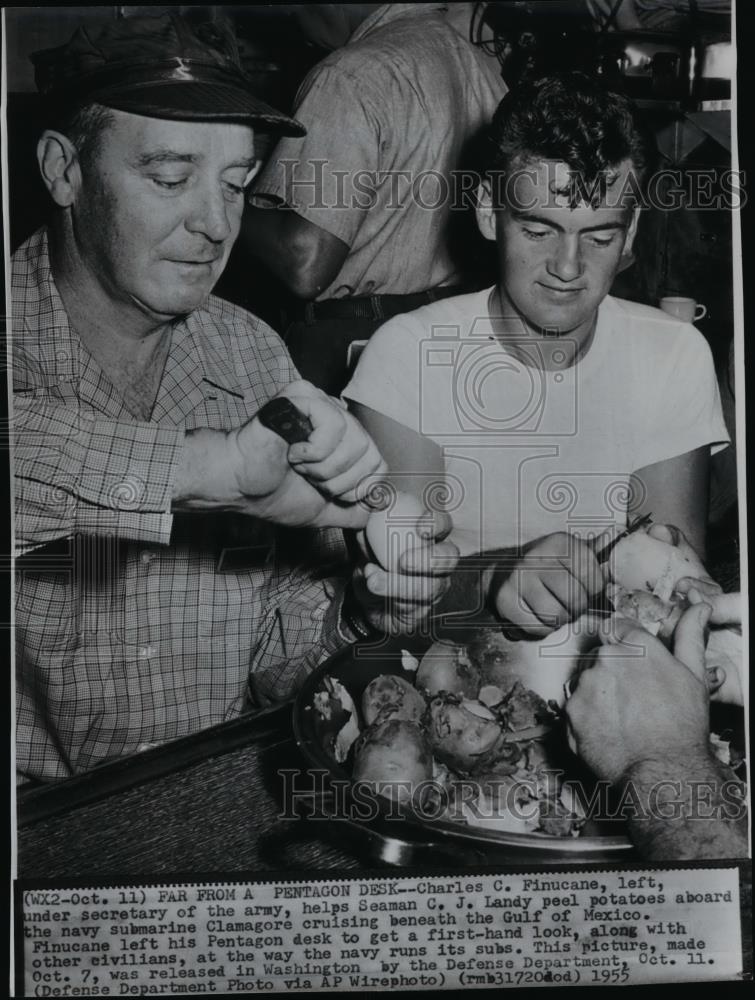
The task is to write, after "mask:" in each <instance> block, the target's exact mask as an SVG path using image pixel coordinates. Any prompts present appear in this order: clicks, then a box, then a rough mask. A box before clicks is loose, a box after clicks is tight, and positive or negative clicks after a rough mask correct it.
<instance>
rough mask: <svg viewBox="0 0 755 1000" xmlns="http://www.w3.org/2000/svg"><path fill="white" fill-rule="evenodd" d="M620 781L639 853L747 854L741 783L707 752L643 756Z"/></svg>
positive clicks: (665, 856)
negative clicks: (670, 756) (672, 756)
mask: <svg viewBox="0 0 755 1000" xmlns="http://www.w3.org/2000/svg"><path fill="white" fill-rule="evenodd" d="M620 787H621V792H622V801H623V802H624V803H625V804H626V806H627V813H628V815H627V822H628V827H629V835H630V837H631V839H632V841H633V843H634V844H635V846H636V847H637V850H638V852H639V853H640V854H641V855H642V857H643V858H646V859H648V860H677V859H693V858H738V857H746V855H747V818H746V814H745V804H744V803H745V799H744V790H743V785H742V783H741V782H740V781H738V780H737V778H736V776H735V775H734V773H733V772H732V771H731V769H730V768H728V767H727V766H726V765H725V764H723V763H721V762H720V761H718V760H716V759H715V758H714V757H713V756H712V755H711V754H709V753H707V752H703V751H701V752H700V753H698V754H691V755H687V756H685V757H684V758H683V759H681V758H680V759H679V760H677V761H671V760H657V761H656V760H647V761H643V762H641V763H639V764H637V765H635V766H634V767H632V768H630V770H629V771H628V772H627V774H626V775H625V777H624V779H623V781H622V782H620Z"/></svg>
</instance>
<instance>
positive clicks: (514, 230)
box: [478, 160, 636, 340]
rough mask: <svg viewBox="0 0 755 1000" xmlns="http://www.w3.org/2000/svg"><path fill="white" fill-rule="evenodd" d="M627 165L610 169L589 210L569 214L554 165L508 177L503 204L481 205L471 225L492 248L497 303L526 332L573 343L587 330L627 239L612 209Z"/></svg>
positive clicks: (629, 220)
mask: <svg viewBox="0 0 755 1000" xmlns="http://www.w3.org/2000/svg"><path fill="white" fill-rule="evenodd" d="M630 169H631V163H630V162H628V161H627V162H625V163H623V164H621V165H619V166H618V167H617V168H616V177H615V179H614V180H613V184H612V185H611V187H610V188H609V189H608V191H609V195H608V197H607V198H606V199H605V200H604V201H603V202H602V203H601V204H600V205H599V207H597V208H591V207H590V206H589V205H588V204H585V203H584V202H580V203H578V205H577V207H576V208H571V207H570V202H569V198H568V194H567V193H566V192H568V185H569V170H568V167H567V166H566V164H564V163H557V162H554V161H543V160H540V161H534V162H527V163H524V164H522V165H521V166H520V168H519V169H518V170H517V171H512V173H511V174H510V175H509V177H508V179H507V183H506V184H505V186H504V188H503V194H504V199H503V205H502V207H500V208H494V207H493V206H492V204H491V203H490V200H489V199H487V200H486V201H485V200H484V201H483V203H482V205H481V207H480V208H479V209H478V222H479V225H480V229H481V231H482V233H483V235H484V236H487V237H488V238H489V239H495V240H496V242H497V244H498V257H499V264H500V286H501V297H502V300H503V304H504V308H506V306H507V305H508V306H513V307H514V310H515V311H516V313H517V314H518V315H519V316H520V317H521V318H522V319H523V320H524V321H525V322H526V323H527V326H528V327H529V329H530V331H531V332H540V331H548V332H549V333H551V334H553V333H558V334H560V335H565V334H569V335H572V336H574V337H575V338H576V339H578V340H580V339H582V337H587V336H588V335H589V334H590V332H591V330H592V326H593V321H594V318H595V314H596V312H597V309H598V306H599V305H600V303H601V302H602V301H603V299H604V298H605V296H606V295H607V294H608V292H609V289H610V287H611V284H612V282H613V279H614V277H615V275H616V272H617V271H618V268H619V264H620V260H621V256H622V253H624V252H625V251H626V252H628V251H629V249H630V248H631V244H632V240H633V239H634V231H635V228H636V216H635V215H634V214H633V213H632V212H631V210H630V209H628V208H623V207H621V206H620V205H615V207H611V206H612V196H613V202H615V201H616V200H617V197H616V196H617V194H618V192H619V191H621V190H622V189H624V190H626V178H627V173H628V171H629V170H630Z"/></svg>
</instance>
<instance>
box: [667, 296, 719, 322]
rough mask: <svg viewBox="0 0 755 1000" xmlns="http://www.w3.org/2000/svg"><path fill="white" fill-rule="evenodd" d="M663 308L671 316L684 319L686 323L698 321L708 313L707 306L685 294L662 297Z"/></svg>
mask: <svg viewBox="0 0 755 1000" xmlns="http://www.w3.org/2000/svg"><path fill="white" fill-rule="evenodd" d="M660 305H661V309H662V310H663V311H664V312H667V313H668V314H669V315H670V316H676V318H677V319H681V320H684V322H685V323H697V321H698V320H700V319H702V318H703V317H704V316H705V315H707V312H708V310H707V308H706V307H705V306H704V305H703V304H702V302H701V303H699V304H698V303H697V302H695V300H694V299H687V298H685V297H684V296H683V295H667V296H665V298H662V299H661V303H660Z"/></svg>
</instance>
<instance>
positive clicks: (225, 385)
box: [11, 16, 453, 779]
mask: <svg viewBox="0 0 755 1000" xmlns="http://www.w3.org/2000/svg"><path fill="white" fill-rule="evenodd" d="M35 64H36V71H37V81H38V84H39V86H40V89H41V90H42V91H43V93H45V94H46V95H47V97H48V99H49V100H50V102H51V106H52V107H53V109H54V112H53V113H54V116H55V120H54V124H55V127H54V128H50V129H48V130H46V131H45V132H44V134H43V135H42V137H41V139H40V141H39V145H38V161H39V168H40V171H41V174H42V177H43V180H44V183H45V185H46V187H47V189H48V191H49V192H50V195H51V197H52V200H53V202H54V206H55V207H54V214H53V218H52V220H51V224H50V226H49V228H48V229H44V230H40V231H39V232H37V233H36V234H34V235H33V236H32V237H31V238H30V239H28V240H27V241H26V242H25V243H24V244H23V245H22V246H21V247H20V248H19V250H18V251H17V252H16V254H15V255H14V260H13V279H12V292H13V305H12V319H11V322H12V339H13V347H14V430H15V444H14V473H15V477H16V502H15V534H16V543H17V553H18V558H17V570H18V584H17V597H18V604H17V611H16V626H17V639H18V650H17V665H18V682H17V683H18V698H19V714H18V726H17V766H18V769H19V770H20V771H21V772H22V773H23V774H25V775H27V776H30V777H37V778H42V779H50V778H60V777H64V776H67V775H70V774H73V773H76V772H80V771H84V770H87V769H88V768H90V767H92V766H94V765H95V764H97V763H100V762H102V761H104V760H106V759H108V758H111V757H117V756H120V755H123V754H127V753H130V752H134V751H136V750H138V749H140V748H142V747H144V746H149V745H153V744H155V743H160V742H162V741H164V740H168V739H171V738H175V737H179V736H182V735H185V734H187V733H189V732H192V731H194V730H197V729H200V728H202V727H205V726H208V725H211V724H213V723H217V722H220V721H222V720H223V719H225V718H228V717H231V716H233V715H235V714H238V712H240V711H241V710H242V708H243V706H244V704H245V703H246V700H247V697H248V695H247V685H248V683H249V678H250V676H251V689H252V693H253V695H254V696H255V697H256V699H257V700H258V701H261V702H267V701H270V700H274V699H278V698H283V697H287V696H288V695H290V694H291V693H292V692H293V691H294V690H295V688H296V686H297V685H298V684H299V683H300V682H301V680H303V678H304V677H305V676H306V674H307V673H308V672H309V670H311V669H312V668H313V666H314V665H316V663H317V662H319V660H321V659H322V658H323V656H325V655H327V654H328V653H331V652H334V651H335V650H336V649H337V648H339V647H340V646H343V645H345V644H347V643H348V642H351V641H354V639H355V638H358V637H363V636H364V635H366V634H368V633H369V632H370V630H371V629H373V628H379V629H384V630H396V629H399V628H402V627H403V628H410V627H412V625H413V624H415V623H416V621H417V620H418V619H419V618H420V617H421V616H423V615H424V614H426V613H427V611H428V609H429V606H430V604H431V603H432V601H433V600H434V599H435V598H436V597H437V595H438V594H439V593H440V591H441V590H442V589H443V586H444V580H443V577H442V573H441V571H439V570H437V569H427V568H425V569H424V570H423V573H424V574H425V575H420V574H419V573H414V572H413V567H412V566H410V565H409V564H408V563H406V564H404V565H402V566H401V568H400V569H401V571H400V572H399V573H394V574H393V575H392V576H389V575H388V574H386V573H385V572H383V571H382V570H381V569H380V568H379V567H377V566H369V565H368V566H366V567H363V568H360V569H358V570H356V571H355V572H354V574H353V577H352V579H351V580H350V581H349V582H348V583H347V582H346V581H347V579H348V571H347V567H346V565H345V558H344V551H343V546H342V539H341V535H340V532H335V531H333V530H330V531H328V530H325V529H326V528H327V527H328V526H338V527H355V528H359V527H361V526H363V524H364V522H365V520H366V509H365V508H364V507H363V506H362V505H360V504H358V503H357V502H356V501H357V499H358V496H359V495H360V491H361V490H363V486H362V485H361V484H362V483H363V481H364V480H365V477H368V476H370V475H371V474H373V473H376V472H379V471H380V470H381V469H382V467H383V464H382V460H381V458H380V456H379V454H378V452H377V450H376V448H375V446H374V444H373V443H372V442H371V440H370V439H369V438H368V437H367V435H366V434H365V433H364V432H363V431H362V430H361V429H360V427H359V425H358V424H357V423H356V422H355V421H354V420H353V419H352V418H351V417H350V416H348V414H347V413H346V412H345V410H344V409H343V408H342V407H340V406H339V405H338V404H336V403H335V401H333V400H329V399H328V398H327V397H325V396H324V395H323V394H322V393H320V392H319V391H318V390H315V389H314V388H313V387H312V386H311V385H309V384H308V383H304V382H300V381H295V380H296V379H297V373H296V371H295V369H294V368H293V366H292V364H291V361H290V358H289V357H288V355H287V353H286V350H285V348H284V347H283V345H282V343H281V342H280V340H279V339H278V337H277V336H276V335H275V334H274V333H273V332H272V331H271V330H269V329H268V328H267V327H266V326H265V325H264V324H263V323H261V322H260V321H259V320H258V319H256V317H254V316H251V315H250V314H248V313H245V312H244V311H242V310H240V309H238V308H236V307H235V306H232V305H230V304H228V303H226V302H223V301H222V300H220V299H216V298H214V297H212V296H211V295H210V292H211V289H212V287H213V285H214V284H215V282H216V280H217V278H218V277H219V275H220V273H221V272H222V270H223V267H224V265H225V262H226V260H227V257H228V253H229V251H230V249H231V246H232V245H233V242H234V239H235V237H236V235H237V234H238V230H239V226H240V221H241V214H242V209H243V202H244V187H245V184H246V183H247V182H248V178H249V176H250V175H251V173H252V172H253V170H254V163H255V151H254V131H255V130H259V129H262V130H269V131H274V132H277V133H280V134H285V133H289V134H300V133H301V131H302V129H301V126H300V125H299V124H298V123H297V122H296V121H294V120H292V119H290V118H287V117H286V116H284V115H282V114H279V113H278V112H276V111H274V110H273V109H272V108H270V107H268V106H266V105H264V104H262V103H261V102H259V101H258V100H256V99H255V98H254V97H253V96H252V95H251V93H250V92H249V85H248V82H247V80H246V78H245V76H244V74H243V72H242V70H241V68H240V63H239V61H238V55H237V52H236V50H235V44H234V42H233V39H232V37H231V36H230V35H229V34H228V33H227V32H226V31H225V30H224V29H223V28H219V27H218V26H216V25H204V26H198V27H191V26H190V25H189V24H188V23H187V22H186V21H184V20H182V19H181V18H180V17H176V16H165V17H160V18H134V19H125V20H119V21H115V22H113V23H112V24H110V25H108V26H107V27H106V28H104V29H103V30H102V31H101V32H100V34H99V36H98V37H96V38H92V37H90V36H89V35H88V34H87V33H86V32H84V31H83V30H80V31H79V32H77V34H76V35H75V36H74V37H73V39H72V40H71V42H70V43H68V44H67V45H64V46H62V47H60V48H58V49H55V50H51V51H48V52H44V53H39V54H37V56H36V57H35ZM276 395H286V396H287V397H288V398H289V399H290V400H291V401H292V402H293V403H294V404H295V405H296V406H297V407H298V409H299V410H300V411H301V412H302V413H303V414H304V416H306V417H307V418H308V419H309V421H310V423H311V425H312V430H311V432H310V435H309V439H308V441H305V442H301V443H299V444H295V445H292V446H291V447H288V446H287V445H286V444H285V442H284V441H283V439H282V438H281V437H279V436H278V435H276V434H275V433H273V432H272V431H271V430H268V429H267V427H265V426H263V424H262V423H261V422H260V420H259V419H258V418H256V417H255V414H256V413H257V412H258V410H259V409H260V407H262V406H263V404H265V403H266V402H267V401H268V400H270V398H271V397H273V396H276ZM272 523H276V524H278V525H285V526H287V527H288V528H289V529H292V530H289V531H284V532H280V533H279V537H278V538H276V536H275V533H274V531H273V529H272ZM293 529H296V530H293ZM316 529H317V530H316ZM428 536H429V538H430V541H432V529H429V532H428ZM434 551H435V552H436V553H439V554H440V555H441V556H444V555H445V556H449V555H450V556H451V561H452V560H453V549H452V547H450V546H445V547H443V546H442V545H438V546H436V548H435V550H434ZM425 554H426V553H425ZM425 566H427V560H426V561H425ZM329 569H330V570H332V571H329ZM399 593H400V596H401V600H399V601H393V600H390V601H388V600H387V599H389V598H393V597H394V596H398V595H399Z"/></svg>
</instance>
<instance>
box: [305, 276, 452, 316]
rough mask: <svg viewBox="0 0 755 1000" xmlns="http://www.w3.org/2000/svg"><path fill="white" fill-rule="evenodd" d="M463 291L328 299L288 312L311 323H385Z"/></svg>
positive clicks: (449, 288)
mask: <svg viewBox="0 0 755 1000" xmlns="http://www.w3.org/2000/svg"><path fill="white" fill-rule="evenodd" d="M463 292H464V289H463V288H461V287H460V286H459V285H443V287H441V288H430V289H428V290H427V291H426V292H414V293H412V294H410V295H363V296H362V295H360V296H355V297H354V298H345V299H325V300H324V301H323V302H301V303H297V304H296V305H294V306H293V307H288V308H287V309H286V318H287V319H288V320H303V321H304V322H305V323H308V324H311V323H316V322H317V321H318V320H321V319H372V320H384V319H390V318H391V317H392V316H398V315H399V313H405V312H412V310H413V309H419V308H420V306H426V305H427V304H428V303H430V302H436V301H437V300H438V299H445V298H448V297H449V296H451V295H461V294H462V293H463Z"/></svg>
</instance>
